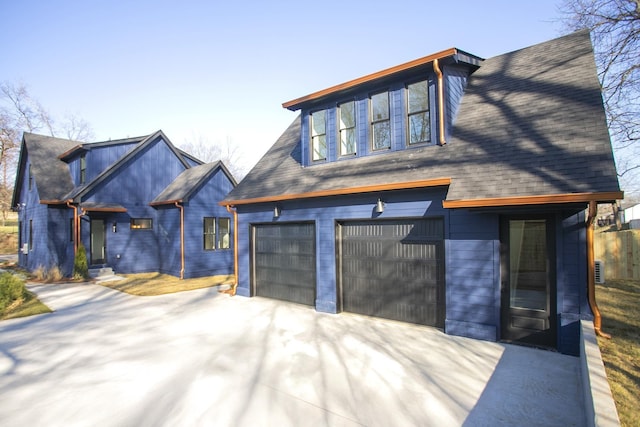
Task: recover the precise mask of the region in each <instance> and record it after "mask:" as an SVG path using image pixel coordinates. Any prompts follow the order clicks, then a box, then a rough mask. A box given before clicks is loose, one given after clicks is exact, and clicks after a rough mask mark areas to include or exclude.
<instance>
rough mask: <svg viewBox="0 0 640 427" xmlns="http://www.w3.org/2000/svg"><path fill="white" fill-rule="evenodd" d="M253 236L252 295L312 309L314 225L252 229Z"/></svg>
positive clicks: (314, 249)
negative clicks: (309, 306) (302, 305)
mask: <svg viewBox="0 0 640 427" xmlns="http://www.w3.org/2000/svg"><path fill="white" fill-rule="evenodd" d="M252 234H253V251H252V257H253V285H254V289H255V294H256V295H258V296H263V297H267V298H274V299H279V300H284V301H290V302H295V303H299V304H306V305H311V306H314V305H315V290H316V237H315V224H313V223H285V224H263V225H255V226H253V229H252Z"/></svg>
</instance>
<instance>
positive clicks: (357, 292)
mask: <svg viewBox="0 0 640 427" xmlns="http://www.w3.org/2000/svg"><path fill="white" fill-rule="evenodd" d="M443 230H444V223H443V220H442V219H440V218H437V219H413V220H394V221H391V220H384V221H381V220H379V221H349V222H343V223H341V224H338V229H337V233H336V236H337V245H336V247H337V250H338V277H339V280H340V284H341V288H342V309H343V310H344V311H349V312H353V313H359V314H365V315H369V316H376V317H383V318H387V319H393V320H400V321H404V322H410V323H418V324H423V325H429V326H436V327H443V326H444V303H445V292H444V231H443Z"/></svg>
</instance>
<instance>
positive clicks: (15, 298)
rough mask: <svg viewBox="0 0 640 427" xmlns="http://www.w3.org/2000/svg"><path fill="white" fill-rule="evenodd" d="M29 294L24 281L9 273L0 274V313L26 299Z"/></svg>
mask: <svg viewBox="0 0 640 427" xmlns="http://www.w3.org/2000/svg"><path fill="white" fill-rule="evenodd" d="M28 297H29V294H28V292H27V289H26V288H25V287H24V282H23V281H22V280H20V279H18V278H17V277H15V276H14V275H13V274H11V273H2V274H0V313H3V314H4V312H5V311H7V310H8V309H10V308H12V307H13V306H14V305H16V304H20V303H21V302H22V301H24V300H25V299H27V298H28Z"/></svg>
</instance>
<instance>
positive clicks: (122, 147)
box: [69, 142, 138, 185]
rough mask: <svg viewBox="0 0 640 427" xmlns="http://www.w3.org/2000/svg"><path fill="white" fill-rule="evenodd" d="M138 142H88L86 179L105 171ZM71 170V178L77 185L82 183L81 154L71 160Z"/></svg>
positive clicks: (88, 179)
mask: <svg viewBox="0 0 640 427" xmlns="http://www.w3.org/2000/svg"><path fill="white" fill-rule="evenodd" d="M136 145H138V143H137V142H128V143H121V144H116V143H114V144H109V145H101V144H96V146H92V144H87V145H86V147H87V148H88V151H86V152H85V159H86V166H87V169H86V181H85V182H89V181H91V180H92V179H94V178H95V177H97V176H98V175H100V174H101V173H102V172H104V171H105V170H106V169H107V168H108V167H109V166H111V165H113V164H114V163H115V162H116V161H117V160H118V159H120V158H121V157H122V156H124V155H125V154H126V153H128V152H129V151H130V150H133V149H134V148H135V147H136ZM69 171H70V173H71V178H72V179H73V182H74V184H75V185H80V155H76V156H75V157H74V158H73V159H72V160H71V161H69Z"/></svg>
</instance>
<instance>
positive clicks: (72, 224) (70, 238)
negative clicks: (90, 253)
mask: <svg viewBox="0 0 640 427" xmlns="http://www.w3.org/2000/svg"><path fill="white" fill-rule="evenodd" d="M75 225H76V224H75V222H74V221H73V218H69V241H70V242H73V229H74V228H75Z"/></svg>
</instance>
